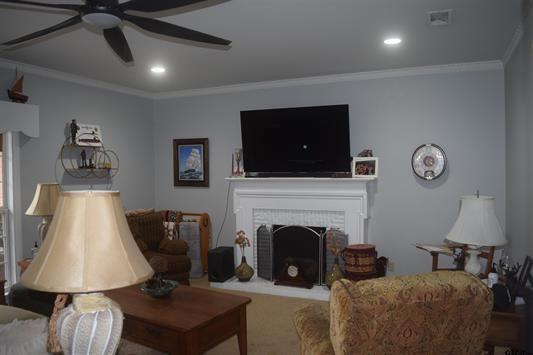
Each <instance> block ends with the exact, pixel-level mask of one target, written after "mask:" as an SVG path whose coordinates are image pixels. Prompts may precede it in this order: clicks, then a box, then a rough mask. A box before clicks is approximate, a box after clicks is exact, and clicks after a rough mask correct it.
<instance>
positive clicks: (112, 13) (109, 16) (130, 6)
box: [0, 0, 231, 63]
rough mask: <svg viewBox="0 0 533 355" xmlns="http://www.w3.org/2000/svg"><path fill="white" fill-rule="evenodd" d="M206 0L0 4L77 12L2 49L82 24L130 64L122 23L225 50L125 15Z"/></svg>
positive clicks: (194, 34)
mask: <svg viewBox="0 0 533 355" xmlns="http://www.w3.org/2000/svg"><path fill="white" fill-rule="evenodd" d="M202 1H205V0H130V1H127V2H123V3H119V2H118V0H85V5H77V4H48V3H40V2H34V1H25V0H0V3H2V2H3V3H10V4H16V5H34V6H41V7H48V8H55V9H64V10H71V11H76V12H77V13H78V14H77V15H76V16H74V17H71V18H69V19H67V20H65V21H63V22H61V23H58V24H57V25H54V26H51V27H48V28H45V29H42V30H40V31H37V32H34V33H31V34H29V35H26V36H22V37H19V38H16V39H14V40H11V41H8V42H4V43H2V45H6V46H12V45H16V44H19V43H22V42H25V41H29V40H31V39H34V38H38V37H41V36H45V35H47V34H49V33H52V32H55V31H58V30H61V29H63V28H67V27H70V26H74V25H76V24H78V23H80V22H82V21H83V22H85V23H87V24H89V25H92V26H94V27H96V28H99V29H101V30H102V31H103V34H104V38H105V40H106V41H107V43H108V44H109V45H110V46H111V48H112V49H113V50H114V51H115V53H116V54H117V55H118V56H119V57H120V58H121V59H122V60H123V61H124V62H126V63H130V62H133V55H132V54H131V50H130V47H129V45H128V42H127V41H126V37H124V33H123V32H122V30H121V28H120V24H121V23H122V22H123V21H129V22H131V23H133V24H135V25H137V26H139V27H140V28H142V29H144V30H146V31H150V32H153V33H158V34H162V35H165V36H170V37H175V38H181V39H186V40H189V41H195V42H203V43H209V44H217V45H223V46H227V45H229V44H230V43H231V41H228V40H225V39H222V38H218V37H215V36H211V35H208V34H205V33H202V32H198V31H194V30H191V29H188V28H185V27H180V26H176V25H173V24H171V23H168V22H163V21H160V20H156V19H152V18H147V17H141V16H134V15H130V14H128V13H126V11H141V12H156V11H163V10H170V9H175V8H178V7H182V6H186V5H190V4H195V3H199V2H202Z"/></svg>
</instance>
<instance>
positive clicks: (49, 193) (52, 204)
mask: <svg viewBox="0 0 533 355" xmlns="http://www.w3.org/2000/svg"><path fill="white" fill-rule="evenodd" d="M59 192H60V187H59V184H56V183H50V184H37V188H36V189H35V194H34V195H33V201H32V202H31V204H30V207H28V209H27V210H26V215H27V216H39V217H42V218H43V220H42V221H41V223H39V226H38V227H37V232H38V233H39V241H40V242H41V244H42V242H43V240H44V238H45V237H46V233H47V231H48V228H49V227H50V221H51V220H52V217H53V215H54V211H55V209H56V204H57V199H58V198H59Z"/></svg>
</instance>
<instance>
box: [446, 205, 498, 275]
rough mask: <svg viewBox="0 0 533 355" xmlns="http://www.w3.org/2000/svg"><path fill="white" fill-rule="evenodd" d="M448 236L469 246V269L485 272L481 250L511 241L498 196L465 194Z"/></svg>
mask: <svg viewBox="0 0 533 355" xmlns="http://www.w3.org/2000/svg"><path fill="white" fill-rule="evenodd" d="M446 239H447V240H449V241H450V242H455V243H459V244H466V245H467V246H468V247H467V250H466V254H467V255H468V260H467V262H466V265H465V271H468V272H469V273H471V274H473V275H476V276H477V275H479V273H480V272H481V263H480V261H479V254H481V250H479V249H480V248H481V247H489V246H490V247H493V246H501V245H504V244H506V243H507V240H506V239H505V236H504V234H503V231H502V228H501V227H500V223H499V222H498V218H497V217H496V211H495V209H494V197H491V196H479V195H474V196H463V197H461V202H460V204H459V215H458V216H457V220H456V221H455V224H454V225H453V227H452V229H451V231H450V233H448V235H447V236H446Z"/></svg>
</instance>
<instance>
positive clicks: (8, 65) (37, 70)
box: [0, 58, 154, 99]
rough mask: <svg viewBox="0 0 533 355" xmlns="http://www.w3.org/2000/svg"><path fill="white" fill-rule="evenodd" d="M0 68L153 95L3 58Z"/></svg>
mask: <svg viewBox="0 0 533 355" xmlns="http://www.w3.org/2000/svg"><path fill="white" fill-rule="evenodd" d="M0 68H4V69H13V70H14V69H19V70H21V71H22V72H24V73H27V74H34V75H39V76H43V77H46V78H50V79H57V80H62V81H67V82H70V83H75V84H80V85H84V86H91V87H96V88H99V89H105V90H109V91H114V92H119V93H121V94H127V95H133V96H139V97H142V98H147V99H153V98H154V94H153V93H151V92H148V91H142V90H137V89H132V88H129V87H126V86H121V85H116V84H111V83H108V82H105V81H100V80H95V79H90V78H87V77H83V76H79V75H74V74H68V73H65V72H62V71H59V70H54V69H47V68H43V67H39V66H36V65H31V64H26V63H22V62H16V61H12V60H9V59H5V58H0Z"/></svg>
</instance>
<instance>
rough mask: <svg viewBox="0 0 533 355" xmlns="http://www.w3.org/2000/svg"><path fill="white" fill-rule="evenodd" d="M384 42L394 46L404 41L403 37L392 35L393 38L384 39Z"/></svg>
mask: <svg viewBox="0 0 533 355" xmlns="http://www.w3.org/2000/svg"><path fill="white" fill-rule="evenodd" d="M383 43H385V44H386V45H388V46H394V45H397V44H400V43H402V39H401V38H399V37H391V38H387V39H386V40H384V41H383Z"/></svg>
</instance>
